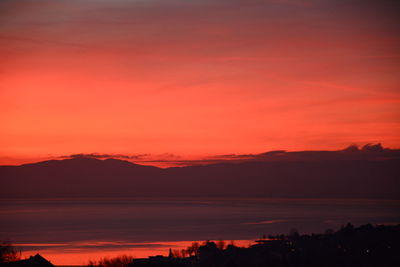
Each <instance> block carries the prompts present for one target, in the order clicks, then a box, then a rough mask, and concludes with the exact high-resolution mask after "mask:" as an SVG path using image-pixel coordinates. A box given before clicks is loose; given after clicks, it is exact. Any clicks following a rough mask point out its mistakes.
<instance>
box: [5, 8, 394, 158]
mask: <svg viewBox="0 0 400 267" xmlns="http://www.w3.org/2000/svg"><path fill="white" fill-rule="evenodd" d="M399 10H400V8H399V3H398V2H397V1H389V0H388V1H372V0H364V1H361V0H347V1H326V0H304V1H303V0H296V1H295V0H293V1H291V0H229V1H228V0H219V1H218V0H213V1H211V0H203V1H200V0H193V1H187V0H185V1H184V0H163V1H161V0H130V1H128V0H114V1H106V0H98V1H93V0H76V1H67V0H59V1H50V0H45V1H42V0H35V1H33V0H18V1H17V0H3V1H1V2H0V58H1V60H0V122H1V123H0V164H12V163H21V162H27V161H34V160H35V159H39V158H45V157H52V156H54V157H55V156H60V155H69V154H73V153H93V152H97V153H125V154H130V153H131V154H137V153H150V154H155V155H159V154H163V153H172V154H177V155H184V156H185V155H187V156H188V155H192V156H193V155H211V154H223V153H260V152H264V151H268V150H274V149H286V150H304V149H307V150H313V149H340V148H344V147H346V146H347V145H349V144H352V143H357V144H365V143H371V142H382V143H383V145H384V146H386V147H392V148H398V147H400V116H399V115H400V108H399V107H400V105H399V104H400V90H399V85H400V76H399V75H398V74H399V70H400V51H399V47H400V35H399V32H400V29H399V24H398V19H397V18H396V15H398V12H399Z"/></svg>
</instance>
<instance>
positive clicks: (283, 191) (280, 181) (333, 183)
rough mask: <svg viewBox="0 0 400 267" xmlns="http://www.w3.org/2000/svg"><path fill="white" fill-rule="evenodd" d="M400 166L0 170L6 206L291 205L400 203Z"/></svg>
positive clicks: (114, 162)
mask: <svg viewBox="0 0 400 267" xmlns="http://www.w3.org/2000/svg"><path fill="white" fill-rule="evenodd" d="M399 166H400V159H399V158H397V157H395V158H389V159H385V158H380V159H379V160H370V159H352V160H348V159H345V160H340V159H333V160H325V159H321V160H317V159H316V158H315V157H313V160H301V159H297V160H283V161H269V162H262V161H261V162H260V161H250V162H239V163H237V162H236V163H229V162H225V163H219V164H211V165H204V166H186V167H172V168H166V169H161V168H157V167H153V166H143V165H138V164H134V163H131V162H129V161H124V160H118V159H105V160H100V159H94V158H85V157H80V158H72V159H65V160H50V161H43V162H38V163H33V164H25V165H20V166H0V182H1V189H0V194H1V196H0V197H1V198H21V197H22V198H53V197H289V198H379V199H400V194H399V188H400V168H399Z"/></svg>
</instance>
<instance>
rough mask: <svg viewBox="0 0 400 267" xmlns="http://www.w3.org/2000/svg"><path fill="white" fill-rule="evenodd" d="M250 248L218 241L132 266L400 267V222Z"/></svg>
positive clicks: (286, 238) (261, 242)
mask: <svg viewBox="0 0 400 267" xmlns="http://www.w3.org/2000/svg"><path fill="white" fill-rule="evenodd" d="M256 242H257V244H256V245H253V246H251V247H249V248H239V247H236V246H234V245H232V244H231V245H228V246H227V247H224V246H221V244H218V243H217V244H216V243H214V242H209V241H208V242H205V244H203V245H202V246H200V247H198V248H196V247H192V248H188V250H187V251H186V253H188V254H190V255H191V256H188V257H182V256H184V254H185V253H182V254H183V255H180V256H179V257H177V256H176V255H173V254H174V253H171V255H170V256H169V257H163V256H155V257H150V258H148V259H136V260H133V262H132V263H131V264H129V266H130V267H142V266H143V267H144V266H170V267H175V266H176V267H178V266H201V267H203V266H204V267H205V266H208V267H213V266H215V267H216V266H218V267H236V266H237V267H239V266H254V267H256V266H260V267H261V266H270V267H275V266H276V267H278V266H279V267H280V266H296V267H297V266H308V267H311V266H319V267H321V266H329V267H331V266H344V267H346V266H360V267H365V266H382V267H390V266H400V225H397V226H372V225H363V226H360V227H358V228H355V227H353V226H352V225H351V224H348V225H346V226H345V227H342V228H341V229H340V230H338V231H337V232H334V231H330V230H328V231H326V233H324V234H312V235H299V234H298V233H297V232H295V231H292V233H291V234H289V235H280V236H270V237H269V238H268V239H262V240H258V241H256Z"/></svg>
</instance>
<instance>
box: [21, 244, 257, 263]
mask: <svg viewBox="0 0 400 267" xmlns="http://www.w3.org/2000/svg"><path fill="white" fill-rule="evenodd" d="M193 242H198V243H199V244H202V243H203V242H204V241H177V242H149V243H119V242H82V243H71V244H64V243H63V244H58V243H57V244H15V245H16V247H19V246H21V247H22V246H31V245H35V246H38V247H39V246H40V247H41V248H40V249H37V250H25V251H22V257H23V258H25V257H29V256H32V255H35V254H36V253H39V254H40V255H42V256H43V257H44V258H46V259H47V260H49V261H50V262H52V263H53V264H55V265H87V264H88V262H89V261H90V260H91V261H98V260H99V259H102V258H104V257H107V258H112V257H117V256H120V255H130V256H133V257H135V258H147V257H148V256H155V255H163V256H167V255H168V253H169V248H171V249H172V250H182V249H186V248H187V247H188V246H190V245H191V244H192V243H193ZM230 242H231V241H226V243H227V244H229V243H230ZM233 242H234V244H235V245H236V246H238V247H248V246H249V245H251V244H253V240H234V241H233ZM135 245H136V246H138V247H132V246H135Z"/></svg>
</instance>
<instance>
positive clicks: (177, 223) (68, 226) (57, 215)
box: [0, 198, 400, 265]
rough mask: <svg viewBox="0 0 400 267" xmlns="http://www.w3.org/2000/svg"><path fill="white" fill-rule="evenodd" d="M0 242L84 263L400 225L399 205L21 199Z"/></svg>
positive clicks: (6, 210) (6, 212)
mask: <svg viewBox="0 0 400 267" xmlns="http://www.w3.org/2000/svg"><path fill="white" fill-rule="evenodd" d="M0 216H1V221H0V239H2V240H4V239H9V240H11V241H12V243H13V244H14V245H16V246H17V247H18V249H21V251H22V254H23V256H28V255H31V254H35V253H40V254H41V255H43V256H44V257H45V258H47V259H50V260H51V261H52V262H53V263H55V264H75V265H78V264H86V263H87V262H88V261H89V260H90V259H91V260H96V259H99V258H100V257H103V256H109V257H110V256H116V255H120V254H130V255H133V256H135V257H146V256H149V255H156V254H162V255H167V254H168V250H169V248H170V247H171V248H172V249H180V248H183V247H186V246H188V245H189V244H190V243H191V242H192V241H194V240H197V241H202V240H220V239H222V240H236V241H235V242H236V244H237V245H241V246H245V245H248V244H250V243H251V241H252V240H255V239H257V238H260V237H262V236H263V235H264V234H265V235H269V234H281V233H288V232H289V231H290V230H291V229H293V228H295V229H297V230H298V231H299V232H300V233H312V232H314V233H318V232H324V231H325V230H326V229H334V230H337V229H338V228H339V227H340V226H341V225H343V224H346V223H348V222H351V223H353V224H354V225H360V224H366V223H371V224H398V223H400V201H391V200H354V199H352V200H343V199H341V200H335V199H261V198H246V199H243V198H241V199H238V198H235V199H232V198H229V199H227V198H223V199H216V198H213V199H209V198H207V199H206V198H202V199H199V198H198V199H172V198H168V199H154V198H152V199H146V198H129V199H126V198H124V199H105V198H101V199H98V198H97V199H30V200H27V199H24V200H22V199H21V200H2V201H1V206H0Z"/></svg>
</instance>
